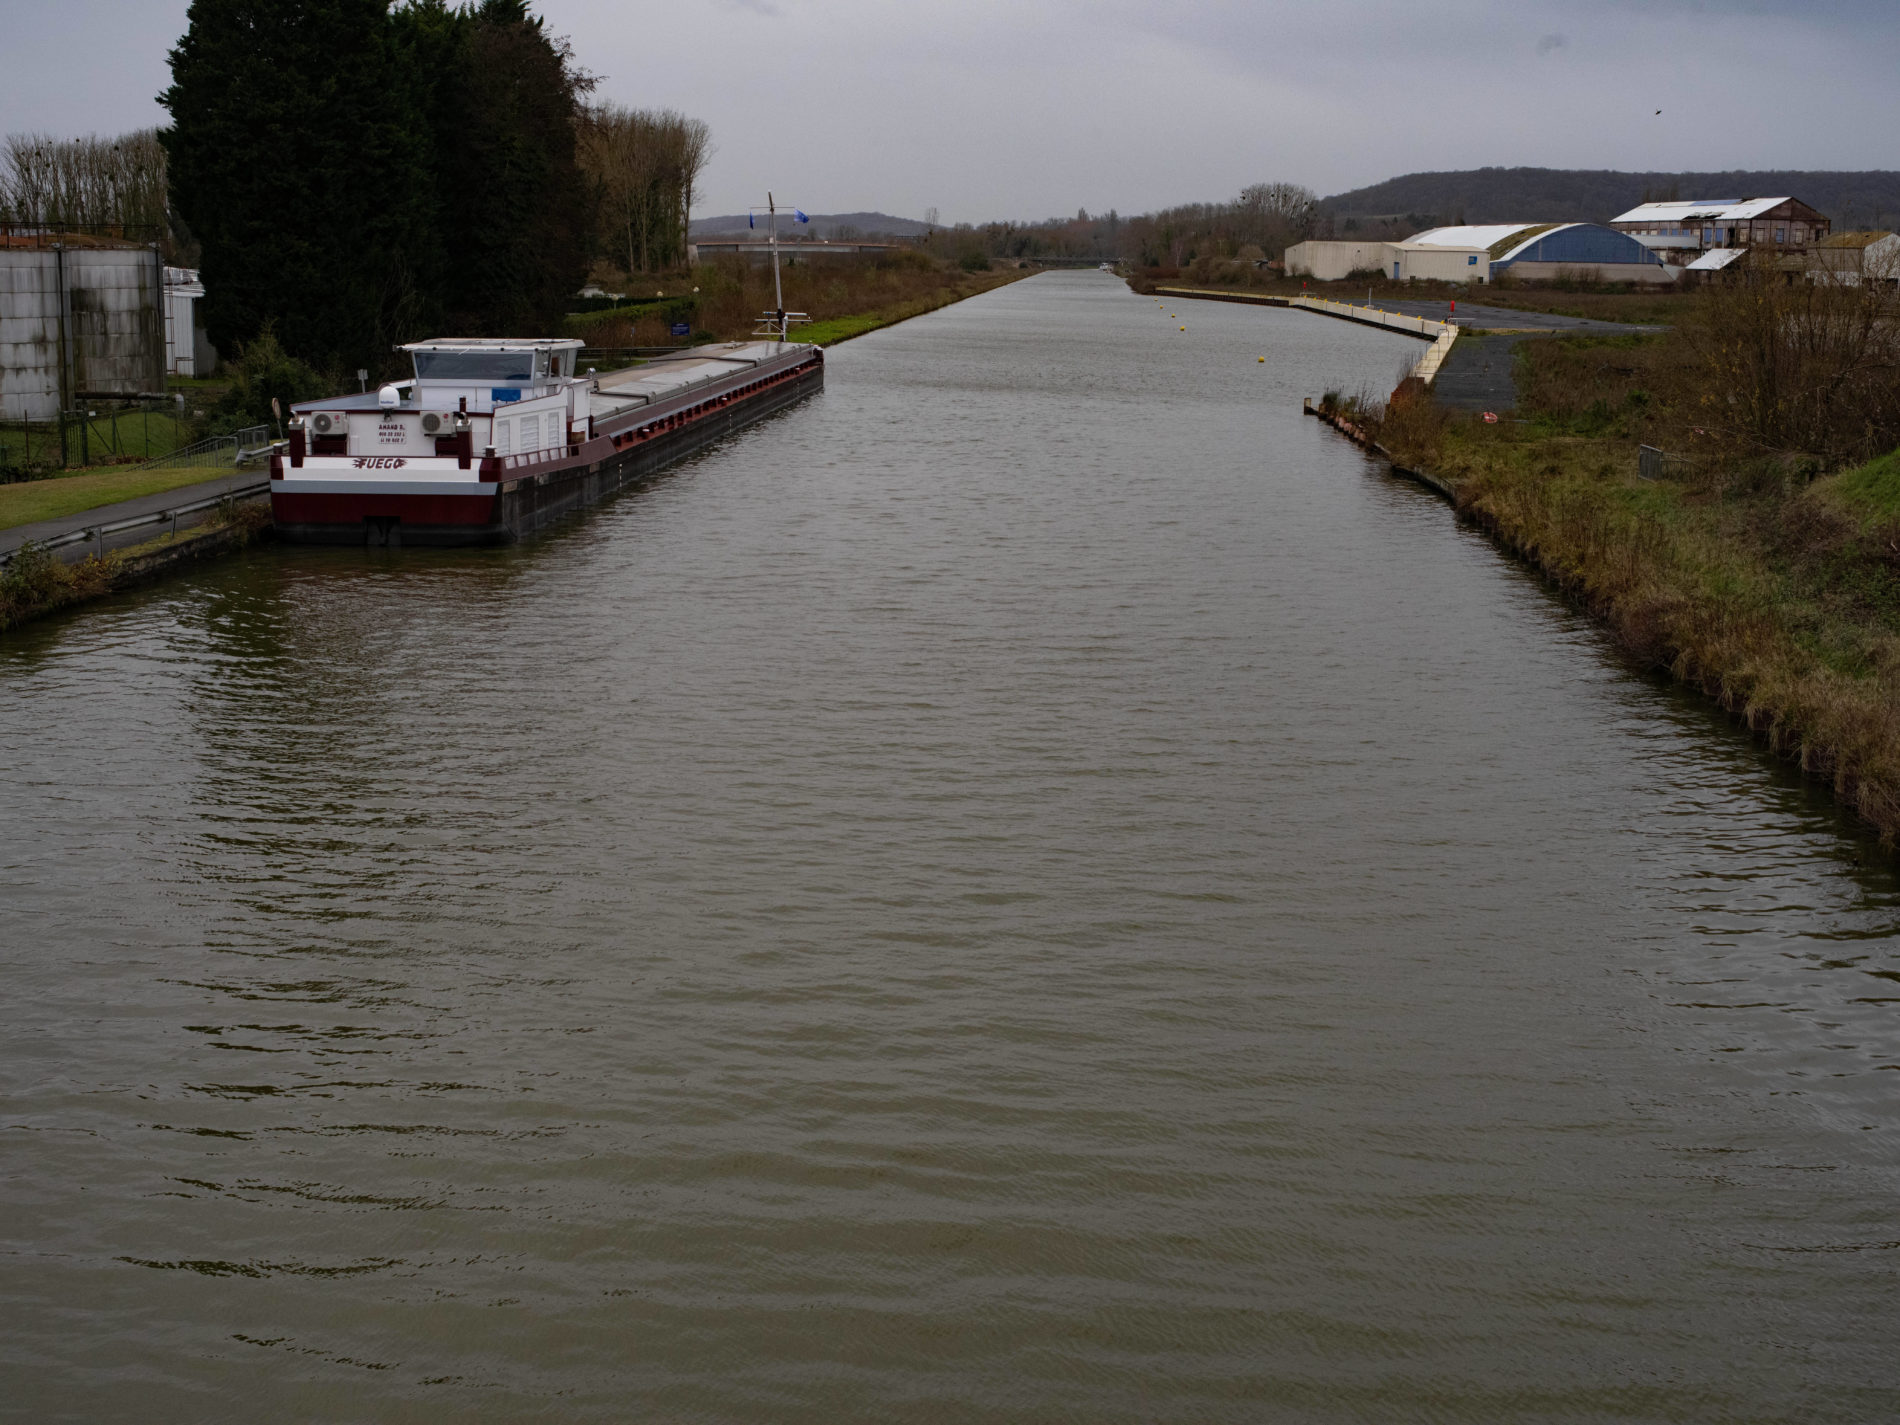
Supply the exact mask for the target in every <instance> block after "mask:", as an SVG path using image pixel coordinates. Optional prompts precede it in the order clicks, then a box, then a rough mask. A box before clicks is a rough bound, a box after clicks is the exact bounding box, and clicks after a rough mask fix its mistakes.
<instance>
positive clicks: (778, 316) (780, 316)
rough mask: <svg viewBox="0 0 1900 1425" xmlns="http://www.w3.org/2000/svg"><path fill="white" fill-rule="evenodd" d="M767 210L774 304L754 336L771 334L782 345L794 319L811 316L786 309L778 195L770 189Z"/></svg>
mask: <svg viewBox="0 0 1900 1425" xmlns="http://www.w3.org/2000/svg"><path fill="white" fill-rule="evenodd" d="M751 211H752V213H753V214H754V215H756V214H757V213H758V211H759V210H758V209H757V208H753V209H752V210H751ZM765 212H766V225H767V232H768V233H769V234H770V238H771V244H772V301H773V303H774V305H773V308H772V310H771V311H769V312H767V313H766V314H765V315H764V316H762V317H760V318H759V326H758V328H757V329H756V330H755V331H754V332H753V333H752V334H753V335H754V336H769V337H771V338H772V339H773V340H775V341H776V342H778V344H779V345H780V346H783V345H784V344H785V338H786V337H787V335H788V334H789V333H790V331H791V327H792V319H793V318H794V317H796V318H797V319H798V320H799V321H800V322H808V321H810V320H811V318H810V317H808V316H806V315H805V314H804V313H803V312H788V311H786V310H785V284H784V282H783V280H782V279H781V278H780V277H779V270H778V195H777V194H776V193H773V192H771V191H770V190H767V192H766V195H765ZM792 212H793V213H794V214H795V215H796V216H797V217H798V220H799V221H800V222H805V221H806V218H805V217H804V215H803V214H801V213H799V212H798V209H796V208H793V209H792ZM746 223H747V225H748V226H750V225H751V223H752V218H750V217H748V218H747V219H746Z"/></svg>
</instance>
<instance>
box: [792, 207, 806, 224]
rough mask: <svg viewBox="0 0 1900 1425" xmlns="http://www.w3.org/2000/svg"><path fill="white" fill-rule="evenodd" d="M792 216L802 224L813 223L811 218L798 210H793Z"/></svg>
mask: <svg viewBox="0 0 1900 1425" xmlns="http://www.w3.org/2000/svg"><path fill="white" fill-rule="evenodd" d="M792 216H793V217H794V218H796V219H797V220H798V221H799V222H801V223H809V222H810V221H811V219H810V218H808V217H806V216H805V215H804V214H803V213H801V212H799V211H798V209H796V208H794V209H792Z"/></svg>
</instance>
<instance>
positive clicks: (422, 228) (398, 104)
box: [160, 0, 429, 370]
mask: <svg viewBox="0 0 1900 1425" xmlns="http://www.w3.org/2000/svg"><path fill="white" fill-rule="evenodd" d="M394 58H395V57H394V53H393V47H392V42H391V35H390V33H389V19H388V6H387V0H192V3H191V8H190V11H189V22H188V27H187V29H186V32H185V35H184V37H183V38H182V39H181V40H180V41H179V42H178V45H177V47H176V48H175V49H174V50H173V51H172V53H171V64H172V85H171V87H170V88H169V89H168V90H166V91H165V93H164V94H163V95H161V96H160V102H161V103H163V104H164V105H165V107H166V108H167V109H169V110H170V111H171V115H172V127H171V128H170V130H169V131H167V132H166V133H165V134H164V135H163V139H164V143H165V147H166V149H167V152H168V154H169V158H170V169H171V191H172V202H173V206H174V208H175V210H176V211H177V213H178V215H179V217H180V218H182V219H183V220H184V222H185V223H186V224H187V225H188V226H189V228H190V229H191V231H192V232H193V233H194V234H195V235H196V236H197V238H198V239H199V241H200V243H201V245H202V248H203V258H202V267H203V270H204V279H205V293H206V295H205V325H206V327H207V329H208V331H209V334H210V336H211V339H212V341H214V342H215V343H217V344H218V345H219V346H222V347H224V348H225V349H227V350H231V349H234V348H235V347H236V346H237V345H238V344H240V343H242V342H244V341H248V340H250V339H252V338H253V337H255V336H257V335H258V334H259V333H260V332H262V331H263V330H265V328H266V327H273V328H274V329H275V331H276V334H277V336H278V338H279V339H280V340H281V341H282V342H283V344H284V347H285V348H286V349H287V350H289V351H291V352H294V353H295V354H296V355H298V356H300V357H302V358H304V359H305V360H309V361H314V362H317V363H319V364H324V365H328V366H331V367H332V368H336V369H350V368H354V367H356V366H359V365H362V366H368V367H370V368H371V369H372V370H380V369H383V368H385V367H387V366H388V365H390V347H391V345H392V344H393V343H394V342H395V341H397V340H400V339H402V338H404V337H407V336H409V335H411V334H412V329H413V328H414V326H415V325H416V323H417V320H418V318H419V317H420V316H421V315H422V309H423V305H424V296H425V294H424V292H423V291H422V289H421V286H420V283H419V280H418V276H419V274H418V272H417V270H416V261H417V255H418V254H419V253H426V252H427V251H428V246H429V245H428V242H427V231H426V223H427V215H428V198H429V193H428V186H427V182H426V179H427V175H426V170H425V168H424V163H423V159H424V152H425V150H424V147H423V145H422V144H420V143H419V142H418V136H417V130H418V125H417V124H416V122H415V101H414V95H413V93H412V92H411V89H410V86H409V84H408V83H407V82H406V76H405V75H404V74H403V72H402V71H401V69H400V68H399V67H398V65H397V64H396V63H395V62H394Z"/></svg>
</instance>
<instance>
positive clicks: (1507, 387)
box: [1378, 300, 1665, 411]
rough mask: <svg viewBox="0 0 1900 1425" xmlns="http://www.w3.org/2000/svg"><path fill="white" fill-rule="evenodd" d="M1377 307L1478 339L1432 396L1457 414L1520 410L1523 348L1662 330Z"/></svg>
mask: <svg viewBox="0 0 1900 1425" xmlns="http://www.w3.org/2000/svg"><path fill="white" fill-rule="evenodd" d="M1378 305H1379V306H1380V307H1382V308H1384V309H1385V310H1386V311H1388V312H1403V313H1405V314H1406V315H1407V316H1411V317H1427V318H1429V319H1431V320H1433V321H1440V322H1442V321H1445V320H1447V319H1449V320H1452V321H1455V322H1457V323H1458V325H1459V327H1460V328H1461V329H1462V330H1463V331H1465V332H1467V333H1469V334H1470V335H1471V336H1474V337H1477V338H1478V339H1477V340H1466V339H1463V338H1461V339H1460V340H1459V342H1458V344H1457V345H1456V346H1454V347H1452V349H1451V354H1450V355H1449V356H1447V357H1446V358H1445V364H1444V365H1442V366H1440V367H1439V368H1438V375H1437V377H1436V379H1435V380H1434V381H1433V382H1432V394H1433V395H1434V396H1436V397H1437V398H1438V403H1439V404H1440V405H1441V406H1449V407H1451V408H1452V409H1453V410H1455V411H1508V410H1511V409H1513V408H1515V407H1516V405H1517V379H1516V370H1517V356H1518V347H1519V346H1520V345H1521V344H1523V343H1524V342H1527V341H1544V340H1547V339H1549V338H1550V337H1554V336H1583V335H1591V336H1629V335H1631V334H1633V333H1637V332H1659V331H1663V330H1665V328H1663V327H1654V326H1639V325H1637V324H1636V323H1633V322H1604V321H1598V320H1596V319H1595V318H1592V317H1567V316H1562V315H1560V314H1558V313H1556V312H1520V311H1518V310H1516V309H1515V308H1512V307H1489V306H1485V305H1484V304H1483V303H1478V302H1460V303H1458V310H1457V312H1456V313H1453V312H1452V311H1451V310H1450V304H1449V303H1446V302H1442V301H1440V302H1417V301H1403V300H1401V301H1390V302H1380V303H1378Z"/></svg>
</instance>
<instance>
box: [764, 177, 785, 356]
mask: <svg viewBox="0 0 1900 1425" xmlns="http://www.w3.org/2000/svg"><path fill="white" fill-rule="evenodd" d="M765 208H766V211H767V212H769V213H770V214H771V215H772V310H773V313H774V315H776V316H777V317H778V340H779V345H780V346H783V345H784V344H785V289H784V288H783V287H781V286H780V285H779V280H778V200H777V199H775V198H774V197H773V196H772V190H771V189H769V188H768V189H767V190H766V192H765Z"/></svg>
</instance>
